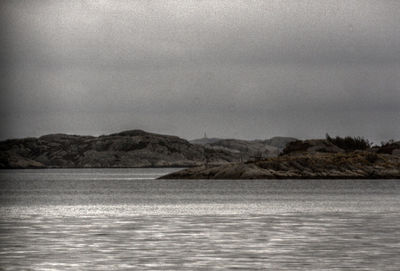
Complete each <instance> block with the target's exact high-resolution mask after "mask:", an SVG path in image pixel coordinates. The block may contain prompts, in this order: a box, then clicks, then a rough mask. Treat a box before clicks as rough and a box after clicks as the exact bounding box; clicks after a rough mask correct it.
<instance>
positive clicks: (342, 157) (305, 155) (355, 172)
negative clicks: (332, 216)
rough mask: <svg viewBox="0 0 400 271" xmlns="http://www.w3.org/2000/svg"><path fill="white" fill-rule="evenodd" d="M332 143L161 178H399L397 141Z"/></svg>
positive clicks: (307, 143) (300, 145) (309, 143)
mask: <svg viewBox="0 0 400 271" xmlns="http://www.w3.org/2000/svg"><path fill="white" fill-rule="evenodd" d="M332 141H333V142H332ZM339 141H340V140H339ZM334 143H335V141H334V140H331V141H330V140H322V139H321V140H304V141H301V140H298V141H293V142H291V143H289V144H288V145H287V146H286V148H285V149H284V150H283V152H282V154H281V155H280V156H278V157H270V158H265V159H260V160H257V161H248V162H244V163H237V162H236V163H229V164H224V165H202V166H199V167H194V168H189V169H184V170H181V171H178V172H175V173H171V174H168V175H166V176H163V177H161V179H289V178H290V179H310V178H312V179H322V178H323V179H373V178H377V179H378V178H379V179H383V178H395V179H397V178H400V142H391V143H388V144H385V145H383V146H381V147H375V148H367V147H366V146H364V147H365V148H364V147H362V148H360V149H362V150H359V149H357V148H356V149H353V148H346V146H345V144H344V146H340V145H341V144H334ZM338 145H339V146H338ZM342 145H343V144H342ZM341 147H342V148H341Z"/></svg>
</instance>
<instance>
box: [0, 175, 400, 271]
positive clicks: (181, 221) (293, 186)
mask: <svg viewBox="0 0 400 271" xmlns="http://www.w3.org/2000/svg"><path fill="white" fill-rule="evenodd" d="M174 170H177V169H47V170H2V171H0V270H233V269H235V270H257V269H258V270H399V266H400V181H399V180H157V179H156V178H157V177H159V176H161V175H163V174H166V173H169V172H172V171H174Z"/></svg>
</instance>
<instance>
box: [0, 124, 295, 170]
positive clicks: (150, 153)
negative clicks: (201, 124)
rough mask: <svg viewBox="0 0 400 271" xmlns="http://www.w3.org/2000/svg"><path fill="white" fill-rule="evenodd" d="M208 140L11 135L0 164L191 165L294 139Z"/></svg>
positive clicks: (138, 134) (272, 150) (273, 150)
mask: <svg viewBox="0 0 400 271" xmlns="http://www.w3.org/2000/svg"><path fill="white" fill-rule="evenodd" d="M204 139H205V142H197V141H199V140H194V141H193V142H189V141H187V140H185V139H182V138H179V137H177V136H172V135H161V134H155V133H149V132H145V131H142V130H130V131H123V132H120V133H114V134H110V135H103V136H98V137H94V136H79V135H68V134H50V135H45V136H41V137H39V138H23V139H9V140H5V141H1V142H0V168H2V169H6V168H9V169H24V168H129V167H193V166H199V165H203V164H224V163H230V162H240V161H247V160H249V159H251V158H252V157H255V156H263V157H271V156H277V155H278V154H279V152H280V151H281V150H282V149H283V147H284V146H285V145H286V143H287V142H290V141H293V140H295V139H294V138H285V137H279V138H278V137H276V138H272V139H270V140H254V141H246V140H236V139H218V140H215V142H208V141H207V138H204ZM204 139H203V140H204ZM200 141H201V140H200Z"/></svg>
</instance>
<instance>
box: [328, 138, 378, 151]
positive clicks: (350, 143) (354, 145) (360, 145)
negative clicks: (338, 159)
mask: <svg viewBox="0 0 400 271" xmlns="http://www.w3.org/2000/svg"><path fill="white" fill-rule="evenodd" d="M326 140H327V141H329V142H331V143H332V144H334V145H336V146H338V147H339V148H341V149H343V150H345V151H355V150H366V149H369V148H370V147H371V143H370V142H369V141H368V140H367V139H364V138H362V137H359V136H358V137H351V136H346V137H339V136H336V137H330V136H329V135H328V134H326Z"/></svg>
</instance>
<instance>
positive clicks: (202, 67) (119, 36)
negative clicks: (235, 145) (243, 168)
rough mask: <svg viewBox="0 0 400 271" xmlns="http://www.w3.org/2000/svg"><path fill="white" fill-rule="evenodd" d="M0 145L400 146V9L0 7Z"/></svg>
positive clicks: (397, 5)
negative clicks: (162, 137) (286, 139)
mask: <svg viewBox="0 0 400 271" xmlns="http://www.w3.org/2000/svg"><path fill="white" fill-rule="evenodd" d="M0 8H1V11H0V12H1V14H0V15H1V16H0V35H1V36H0V38H1V47H0V61H1V62H0V70H1V77H0V80H1V81H0V83H1V84H0V87H1V101H0V120H1V132H0V138H1V139H4V138H10V137H26V136H39V135H43V134H47V133H55V132H63V133H73V134H92V135H100V134H107V133H111V132H117V131H121V130H128V129H144V130H148V131H152V132H158V133H164V134H175V135H178V136H181V137H184V138H188V139H192V138H197V137H201V136H202V135H203V133H204V132H207V134H208V135H209V136H210V137H211V136H213V137H236V138H244V139H253V138H269V137H271V136H277V135H282V136H295V137H300V138H311V137H313V138H316V137H323V136H324V135H325V133H327V132H328V133H330V134H331V135H361V136H364V137H367V138H369V139H372V140H376V141H378V142H379V141H381V140H387V139H390V138H396V139H400V125H399V123H400V27H399V26H400V1H395V0H393V1H390V0H386V1H385V0H382V1H372V0H371V1H368V0H360V1H355V0H343V1H319V0H315V1H301V0H299V1H291V0H290V1H289V0H288V1H283V0H277V1H272V0H270V1H251V0H250V1H244V0H243V1H232V0H229V1H221V0H218V1H217V0H215V1H200V0H196V1H190V0H189V1H145V0H143V1H128V0H126V1H124V0H115V1H107V0H101V1H95V0H93V1H92V0H90V1H89V0H88V1H74V0H73V1H71V0H65V1H64V0H53V1H46V0H37V1H35V0H30V1H28V0H26V1H22V0H14V1H11V0H10V1H1V3H0Z"/></svg>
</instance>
